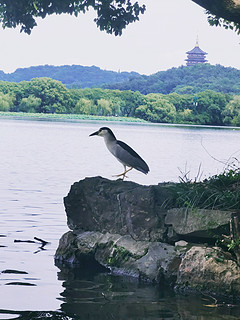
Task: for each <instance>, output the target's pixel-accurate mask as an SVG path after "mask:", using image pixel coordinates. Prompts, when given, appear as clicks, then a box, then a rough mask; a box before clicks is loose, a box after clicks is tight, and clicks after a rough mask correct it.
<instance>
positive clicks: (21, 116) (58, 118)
mask: <svg viewBox="0 0 240 320" xmlns="http://www.w3.org/2000/svg"><path fill="white" fill-rule="evenodd" d="M0 120H23V121H49V122H79V123H80V122H99V121H101V122H106V123H108V122H114V123H122V124H134V125H148V126H161V127H180V128H181V127H182V128H197V129H220V130H240V127H233V126H213V125H200V124H184V123H153V122H148V121H145V120H142V119H139V118H133V117H114V116H109V117H108V116H93V115H83V114H78V115H77V114H57V113H54V114H49V113H25V112H4V111H0Z"/></svg>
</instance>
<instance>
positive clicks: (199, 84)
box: [0, 64, 240, 94]
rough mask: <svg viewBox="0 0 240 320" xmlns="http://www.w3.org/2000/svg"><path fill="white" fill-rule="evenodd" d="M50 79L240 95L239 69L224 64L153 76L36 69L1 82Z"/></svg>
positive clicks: (20, 71)
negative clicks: (40, 78)
mask: <svg viewBox="0 0 240 320" xmlns="http://www.w3.org/2000/svg"><path fill="white" fill-rule="evenodd" d="M39 77H48V78H52V79H55V80H59V81H61V82H62V83H63V84H64V85H66V87H68V88H72V87H75V88H99V87H101V88H106V89H119V90H131V91H139V92H140V93H142V94H148V93H162V94H169V93H171V92H177V93H179V94H187V93H189V94H195V93H197V92H201V91H206V90H212V91H216V92H222V93H234V94H240V70H237V69H234V68H226V67H223V66H221V65H216V66H213V65H210V64H198V65H194V66H191V67H187V66H181V67H178V68H171V69H169V70H167V71H159V72H157V73H155V74H152V75H150V76H146V75H140V74H139V73H137V72H115V71H107V70H102V69H100V68H98V67H95V66H92V67H84V66H80V65H72V66H68V65H66V66H49V65H45V66H37V67H29V68H21V69H17V70H16V71H15V72H13V73H9V74H6V73H4V72H3V71H0V80H4V81H9V82H20V81H23V80H25V81H29V80H31V79H32V78H39Z"/></svg>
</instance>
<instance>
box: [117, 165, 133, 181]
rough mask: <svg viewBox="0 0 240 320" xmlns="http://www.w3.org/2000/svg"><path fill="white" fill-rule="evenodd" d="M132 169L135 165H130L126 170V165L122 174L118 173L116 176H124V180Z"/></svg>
mask: <svg viewBox="0 0 240 320" xmlns="http://www.w3.org/2000/svg"><path fill="white" fill-rule="evenodd" d="M132 169H133V167H130V168H129V169H127V170H126V166H124V172H123V173H120V174H117V175H116V176H115V177H121V176H122V179H123V180H124V178H125V177H126V178H127V176H126V174H127V173H128V172H129V171H130V170H132Z"/></svg>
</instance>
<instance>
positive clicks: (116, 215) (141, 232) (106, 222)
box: [64, 177, 171, 241]
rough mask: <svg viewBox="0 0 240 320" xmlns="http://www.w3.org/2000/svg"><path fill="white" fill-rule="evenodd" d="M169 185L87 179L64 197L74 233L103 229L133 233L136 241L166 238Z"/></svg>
mask: <svg viewBox="0 0 240 320" xmlns="http://www.w3.org/2000/svg"><path fill="white" fill-rule="evenodd" d="M169 198H171V194H170V193H169V191H168V189H167V187H165V188H159V187H158V186H141V185H139V184H136V183H133V182H127V181H126V182H123V181H122V180H120V179H119V180H115V181H110V180H107V179H104V178H101V177H96V178H86V179H84V180H82V181H79V182H76V183H74V184H73V185H72V186H71V190H70V192H69V194H68V196H67V197H65V198H64V204H65V209H66V213H67V223H68V226H69V228H70V229H72V230H74V232H78V231H79V230H80V231H99V232H102V233H105V232H109V233H118V234H120V235H130V236H131V237H133V238H134V239H135V240H146V241H163V240H165V234H166V231H167V229H166V226H165V224H164V218H165V214H166V210H165V209H164V206H162V205H163V204H164V203H166V201H168V199H169Z"/></svg>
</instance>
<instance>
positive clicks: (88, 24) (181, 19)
mask: <svg viewBox="0 0 240 320" xmlns="http://www.w3.org/2000/svg"><path fill="white" fill-rule="evenodd" d="M139 2H141V3H142V2H143V3H145V4H147V11H146V13H145V14H144V15H142V16H141V17H140V21H139V22H136V23H133V24H130V25H129V26H128V27H127V28H126V29H125V30H124V31H123V35H122V36H121V37H115V36H114V35H108V34H106V33H105V32H104V31H100V30H99V29H98V28H97V26H96V24H95V23H94V22H93V19H94V17H95V13H94V12H88V13H86V14H85V15H84V14H81V15H80V16H79V17H78V18H76V17H74V16H70V15H58V16H56V15H54V16H49V17H47V18H45V19H43V20H42V19H39V20H38V26H37V27H35V28H34V29H33V31H32V34H31V35H27V34H25V33H23V32H22V33H20V32H19V28H18V29H5V30H3V29H2V28H0V41H1V50H0V70H2V71H4V72H6V73H9V72H13V71H15V70H16V69H17V68H23V67H30V66H38V65H45V64H48V65H55V66H59V65H72V64H77V65H83V66H92V65H95V66H97V67H100V68H101V69H106V70H114V71H118V70H120V71H136V72H139V73H141V74H147V75H149V74H153V73H156V72H158V71H161V70H167V69H169V68H172V67H178V66H181V65H185V61H184V60H185V59H186V51H189V50H191V49H192V48H193V47H194V46H195V43H196V38H197V35H198V38H199V45H200V48H201V49H202V50H204V51H206V52H208V55H207V59H208V61H209V63H211V64H213V65H215V64H221V65H223V66H226V67H228V66H231V67H234V68H237V69H240V36H238V35H237V34H236V33H235V32H233V31H231V30H225V29H224V28H220V27H211V26H210V25H209V24H208V22H207V15H206V14H205V10H204V9H203V8H201V7H200V6H198V5H196V4H195V3H193V2H192V1H191V0H145V1H144V0H141V1H139Z"/></svg>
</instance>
